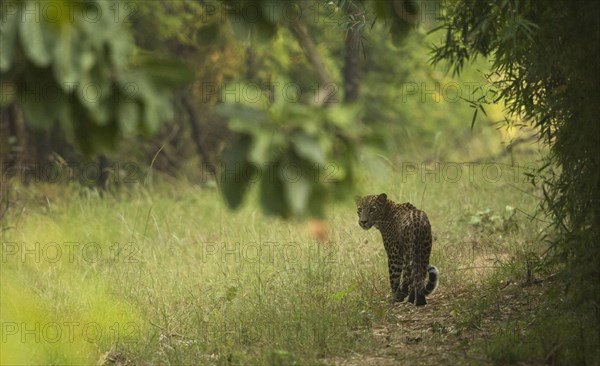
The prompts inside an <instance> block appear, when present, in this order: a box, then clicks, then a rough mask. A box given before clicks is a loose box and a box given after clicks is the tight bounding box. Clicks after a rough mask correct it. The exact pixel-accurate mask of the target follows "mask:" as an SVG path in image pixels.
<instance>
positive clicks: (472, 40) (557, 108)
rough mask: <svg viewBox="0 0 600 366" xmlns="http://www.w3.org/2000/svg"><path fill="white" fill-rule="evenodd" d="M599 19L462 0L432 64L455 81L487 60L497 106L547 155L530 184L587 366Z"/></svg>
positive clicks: (535, 5) (595, 277)
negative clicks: (547, 221)
mask: <svg viewBox="0 0 600 366" xmlns="http://www.w3.org/2000/svg"><path fill="white" fill-rule="evenodd" d="M599 14H600V3H599V2H597V1H585V0H576V1H564V0H552V1H543V2H542V1H518V0H507V1H500V2H492V1H489V2H488V1H475V2H473V1H468V0H461V1H457V2H455V3H452V4H451V5H450V6H449V7H448V8H447V13H446V16H445V17H444V18H443V26H442V28H443V30H444V31H445V32H446V37H445V42H443V43H442V44H441V45H439V46H437V47H436V48H435V49H434V51H433V61H434V62H439V61H442V60H446V61H450V62H451V63H452V65H453V66H454V71H455V72H460V71H461V69H462V67H463V65H464V64H465V63H466V62H469V61H470V60H473V59H474V58H475V57H477V56H478V55H482V56H489V57H491V59H492V65H493V68H494V71H495V72H494V73H493V74H492V75H490V76H489V79H490V82H491V83H493V85H494V86H495V87H496V89H497V93H498V94H497V97H498V98H503V99H504V100H505V101H506V102H507V105H508V112H509V114H510V115H512V116H519V117H522V118H524V119H527V120H530V121H532V122H533V124H534V125H535V126H536V127H537V128H538V129H539V131H540V139H541V140H542V141H543V142H544V143H546V144H547V145H548V146H549V147H550V148H551V153H550V155H549V156H548V161H547V164H546V165H545V166H544V167H543V168H542V169H541V170H540V172H539V175H537V176H534V177H532V179H533V183H534V184H541V187H542V188H543V193H544V199H543V207H544V209H545V210H546V211H547V212H548V213H549V214H550V215H551V217H552V218H553V228H554V229H555V233H558V237H556V238H554V239H552V241H551V242H552V244H553V245H552V249H554V251H553V253H554V254H555V255H554V256H553V257H551V258H552V259H553V260H554V261H555V262H557V263H559V264H561V265H563V266H562V272H561V273H562V275H563V279H564V281H565V283H566V284H567V289H568V291H567V293H568V294H569V295H570V299H571V300H572V301H570V302H569V303H568V304H569V307H577V308H578V309H580V310H581V315H582V316H583V319H585V320H582V323H581V332H580V333H581V335H582V338H583V339H582V342H584V343H585V344H587V345H590V344H591V345H593V346H590V347H589V348H587V349H595V350H596V352H595V353H592V354H591V356H590V358H588V361H589V360H595V361H590V363H592V364H593V363H597V362H598V360H600V355H599V354H598V352H597V350H598V347H597V345H598V343H600V336H599V335H598V333H597V330H598V329H600V311H598V309H599V307H598V304H599V303H600V270H599V269H598V265H597V263H599V262H600V245H599V243H598V238H600V173H599V172H600V144H598V141H600V123H598V118H599V117H598V116H600V104H598V96H599V95H600V65H599V64H598V60H599V59H600V16H599ZM473 102H474V103H476V104H479V105H480V106H481V107H482V106H483V104H485V103H486V102H487V101H486V100H477V101H473ZM588 319H589V320H588ZM562 331H563V330H561V332H562ZM577 332H579V330H578V331H577ZM567 334H568V333H567Z"/></svg>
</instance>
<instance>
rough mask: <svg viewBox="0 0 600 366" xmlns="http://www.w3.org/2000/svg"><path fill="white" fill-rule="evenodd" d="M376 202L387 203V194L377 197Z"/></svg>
mask: <svg viewBox="0 0 600 366" xmlns="http://www.w3.org/2000/svg"><path fill="white" fill-rule="evenodd" d="M377 201H379V202H385V201H387V194H385V193H382V194H380V195H379V196H377Z"/></svg>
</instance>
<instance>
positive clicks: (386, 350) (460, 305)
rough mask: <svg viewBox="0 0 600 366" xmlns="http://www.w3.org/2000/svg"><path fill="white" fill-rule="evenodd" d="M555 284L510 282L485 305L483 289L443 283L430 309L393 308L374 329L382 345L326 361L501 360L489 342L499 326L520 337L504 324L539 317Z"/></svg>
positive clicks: (382, 365)
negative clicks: (489, 348) (494, 355)
mask: <svg viewBox="0 0 600 366" xmlns="http://www.w3.org/2000/svg"><path fill="white" fill-rule="evenodd" d="M549 282H551V281H543V280H534V281H531V282H529V283H515V282H510V281H508V282H506V283H504V284H502V285H501V286H500V288H499V291H500V292H499V293H498V296H495V299H494V300H495V302H496V303H489V302H485V304H483V303H482V302H481V301H478V300H480V299H479V297H480V296H481V291H480V290H478V289H474V288H470V289H468V288H464V289H462V290H458V291H452V293H451V292H450V291H447V290H445V289H444V288H443V286H441V288H439V289H437V290H436V292H435V293H434V294H433V295H431V296H430V298H429V299H428V301H429V303H428V304H427V305H426V306H424V307H415V306H414V305H412V304H408V303H400V304H398V305H395V306H391V307H390V310H389V312H388V314H387V316H386V319H385V321H382V322H379V323H377V324H375V326H374V327H373V336H374V337H375V338H376V339H377V342H376V343H375V344H376V345H378V347H375V348H373V349H371V350H370V351H369V352H366V353H362V354H358V353H355V354H352V355H349V356H348V357H337V358H332V359H329V360H327V361H326V363H327V364H332V365H339V366H353V365H357V366H358V365H376V366H387V365H390V366H391V365H431V364H435V365H488V364H489V365H492V364H498V362H494V360H492V359H490V358H489V357H488V355H486V352H485V350H486V346H487V345H486V343H487V340H489V339H490V338H491V337H495V336H498V334H499V329H500V330H501V331H500V333H501V332H502V331H505V332H508V333H511V335H516V336H517V337H519V332H520V330H518V329H511V328H508V329H507V328H504V327H505V326H506V325H507V324H509V322H510V321H512V322H513V323H511V324H513V325H514V321H515V320H517V319H518V320H521V321H530V320H531V319H534V318H535V314H536V310H537V309H538V307H539V306H541V298H542V297H541V295H542V293H543V291H544V287H545V285H548V283H549ZM483 291H485V290H483ZM461 312H463V314H461ZM518 364H522V363H518ZM526 364H537V362H532V363H526Z"/></svg>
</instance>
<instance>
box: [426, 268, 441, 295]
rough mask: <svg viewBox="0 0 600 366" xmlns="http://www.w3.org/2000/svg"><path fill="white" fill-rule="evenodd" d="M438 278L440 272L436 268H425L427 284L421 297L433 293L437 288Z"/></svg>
mask: <svg viewBox="0 0 600 366" xmlns="http://www.w3.org/2000/svg"><path fill="white" fill-rule="evenodd" d="M439 276H440V272H439V271H438V269H437V267H436V266H432V265H429V266H427V284H426V285H425V291H424V292H423V295H429V294H431V293H433V291H435V289H436V288H437V287H438V278H439Z"/></svg>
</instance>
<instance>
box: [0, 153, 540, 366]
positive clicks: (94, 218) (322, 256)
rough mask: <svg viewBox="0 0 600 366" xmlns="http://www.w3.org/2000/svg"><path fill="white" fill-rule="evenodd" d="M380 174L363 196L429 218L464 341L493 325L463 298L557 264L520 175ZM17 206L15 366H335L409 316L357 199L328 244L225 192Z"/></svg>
mask: <svg viewBox="0 0 600 366" xmlns="http://www.w3.org/2000/svg"><path fill="white" fill-rule="evenodd" d="M372 166H373V167H375V168H373V169H372V170H371V171H367V172H366V173H365V176H364V177H363V182H362V183H361V187H362V189H361V192H359V193H360V194H367V193H379V192H387V193H388V195H389V197H390V198H391V199H394V200H398V201H410V202H412V203H414V204H415V205H417V206H418V207H419V208H422V209H424V210H425V211H426V212H427V213H428V214H429V217H430V220H431V222H432V225H433V230H434V237H435V241H434V249H433V253H432V259H431V262H432V263H433V264H435V265H436V266H438V268H439V269H440V272H441V286H440V289H439V290H438V292H437V293H436V294H434V295H433V296H431V297H430V299H429V301H430V303H431V304H435V303H436V301H440V299H447V301H450V305H452V306H454V307H455V310H454V312H452V316H454V317H458V318H460V320H461V321H462V323H461V324H463V325H464V326H465V327H464V329H469V327H472V328H473V329H477V328H478V327H481V326H482V323H483V322H485V312H484V311H483V310H482V311H480V313H479V315H477V314H475V313H472V312H470V311H469V310H468V309H471V308H474V306H480V307H481V308H483V306H482V305H481V304H480V303H477V304H476V305H469V303H467V302H465V303H460V301H461V300H459V299H453V294H455V293H465V292H468V293H470V294H478V293H479V292H481V291H483V289H484V288H485V287H486V284H487V283H488V282H489V281H496V283H499V281H501V279H498V278H497V277H494V275H493V274H494V273H495V271H496V270H497V269H498V268H506V263H512V264H513V268H512V272H511V273H518V274H519V276H524V273H526V272H527V268H528V267H527V266H526V265H524V264H522V262H523V261H522V258H525V257H524V256H525V255H529V254H530V253H538V254H539V253H540V252H541V251H542V250H543V247H542V246H541V245H540V244H537V242H538V234H539V232H540V230H541V229H542V228H543V226H544V225H543V223H540V222H539V221H537V220H530V219H529V217H528V215H529V214H532V213H533V212H535V210H536V207H537V204H538V201H539V199H538V198H537V197H536V195H537V194H538V193H537V192H535V191H534V190H533V188H532V187H531V186H530V185H529V184H528V183H526V182H525V179H524V176H523V175H521V173H522V172H521V173H514V172H513V171H512V169H510V168H508V167H506V166H501V170H502V173H504V174H502V176H501V177H499V178H498V179H496V178H495V177H493V179H490V176H489V174H491V171H487V173H486V172H485V169H491V168H489V167H488V168H486V166H476V167H473V168H472V172H469V169H470V168H468V166H464V167H463V168H462V169H464V171H463V173H462V174H463V175H462V176H461V177H460V178H459V179H456V177H455V175H452V176H449V175H444V174H446V173H448V174H449V173H450V170H448V169H454V168H455V167H453V168H447V165H445V166H442V167H440V170H439V174H437V175H436V174H425V175H421V173H423V171H424V170H423V169H422V168H423V167H421V166H419V167H418V173H417V174H414V169H413V167H412V166H409V165H407V164H403V163H402V162H401V161H395V162H393V163H392V162H391V161H389V160H387V161H383V160H382V161H380V164H378V165H377V164H375V165H372ZM377 166H378V168H377ZM391 167H393V168H391ZM407 169H408V170H407ZM444 169H446V170H444ZM425 173H426V172H425ZM471 173H472V175H471ZM486 174H488V175H486ZM376 177H377V178H376ZM381 177H383V178H381ZM436 177H437V178H436ZM453 177H454V178H453ZM12 197H13V200H14V205H13V209H12V210H11V212H10V213H9V216H8V217H7V225H8V226H7V227H6V228H5V231H3V234H2V235H3V238H2V243H3V245H2V268H1V277H2V288H1V309H0V316H1V318H2V337H3V339H2V352H1V359H0V361H1V363H2V364H97V363H99V362H100V363H102V362H105V363H106V364H109V363H111V361H109V359H112V360H113V361H114V362H112V364H115V363H116V364H119V362H121V363H124V362H125V360H129V361H130V362H132V363H133V364H218V365H224V364H228V365H229V364H270V365H290V364H319V363H323V364H327V363H330V362H332V361H331V360H335V359H340V358H342V359H343V358H345V357H348V355H351V354H369V353H370V352H372V350H373V349H375V348H377V347H380V345H379V343H378V342H379V340H378V339H377V337H376V336H375V335H374V331H373V330H374V327H376V326H377V325H380V324H382V323H386V322H389V321H390V319H391V318H390V314H391V312H393V311H396V310H395V309H397V307H398V305H394V304H389V303H388V296H389V288H388V287H389V285H388V278H387V266H386V257H385V252H384V250H383V246H382V244H381V239H380V237H379V234H378V233H377V232H375V231H374V230H371V231H363V230H362V229H360V227H359V226H358V225H357V223H356V214H355V207H354V204H353V202H352V199H351V198H348V200H347V201H344V202H340V203H337V204H335V205H332V206H331V207H329V208H328V224H329V227H330V229H331V230H330V232H329V240H328V242H326V243H319V242H318V241H316V240H315V239H314V238H313V237H311V235H310V233H309V231H308V230H307V225H306V222H293V221H292V222H286V221H281V220H278V219H273V218H268V217H264V216H263V215H262V214H261V213H260V211H259V210H258V209H257V208H255V205H254V204H253V202H247V203H246V205H245V206H244V207H243V208H242V209H241V210H239V211H237V212H230V211H229V210H228V209H227V208H225V207H224V205H223V203H222V202H221V200H220V199H219V197H218V193H217V192H216V190H215V189H214V188H210V187H204V188H202V187H198V186H194V185H192V184H189V183H186V182H177V183H174V184H173V183H171V184H167V183H165V182H161V180H160V179H155V180H154V183H152V185H151V186H143V185H142V184H136V185H132V186H127V187H123V189H121V190H120V191H119V192H113V193H112V194H108V195H105V197H104V198H101V197H99V195H98V194H97V192H96V191H94V190H90V189H87V188H82V187H80V186H77V185H70V186H58V185H44V184H38V185H35V186H30V187H24V186H21V185H19V184H13V192H12ZM250 198H251V200H250V201H252V197H250ZM506 206H511V207H513V208H514V211H511V210H510V209H507V207H506ZM488 210H489V211H488ZM523 263H524V262H523ZM503 266H504V267H503ZM490 294H491V295H490ZM490 294H488V295H486V296H494V295H493V294H492V293H490ZM497 296H501V295H499V294H497ZM445 301H446V300H445ZM497 303H498V301H497V299H493V298H492V299H490V300H489V302H488V306H495V305H494V304H497ZM403 306H404V305H403ZM411 311H413V310H412V309H411ZM415 311H417V310H415ZM473 314H475V315H473ZM434 325H436V324H434ZM423 326H424V327H425V326H429V325H423ZM436 326H437V325H436ZM438 328H439V326H438ZM439 329H444V328H443V327H442V328H439ZM496 349H500V351H497V352H500V354H503V351H502V348H501V346H496ZM490 352H491V354H493V352H495V351H493V350H492V351H490ZM500 359H501V358H500ZM103 360H104V361H103Z"/></svg>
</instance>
